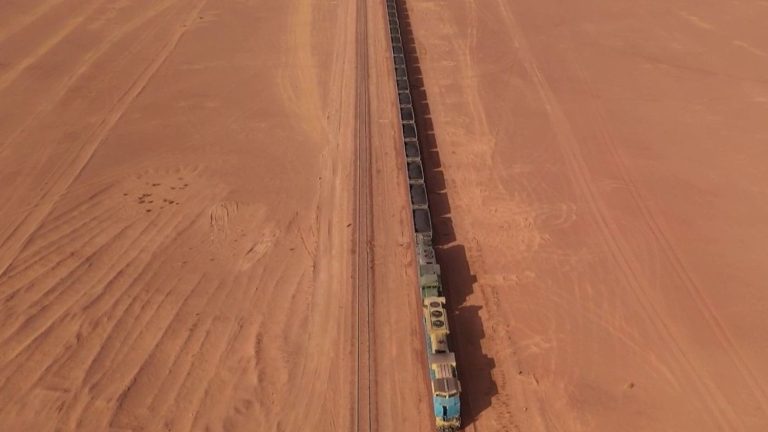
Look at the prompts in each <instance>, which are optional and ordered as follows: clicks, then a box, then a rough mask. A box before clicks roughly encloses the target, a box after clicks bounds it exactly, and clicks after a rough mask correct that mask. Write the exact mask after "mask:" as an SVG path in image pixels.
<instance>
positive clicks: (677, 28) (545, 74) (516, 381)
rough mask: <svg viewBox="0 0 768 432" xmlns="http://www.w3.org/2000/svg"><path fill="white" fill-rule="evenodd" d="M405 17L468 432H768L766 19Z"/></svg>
mask: <svg viewBox="0 0 768 432" xmlns="http://www.w3.org/2000/svg"><path fill="white" fill-rule="evenodd" d="M407 5H408V8H409V12H410V20H411V24H412V26H413V29H414V33H415V39H416V45H417V47H418V52H419V58H420V61H421V69H422V72H423V75H424V82H425V86H426V92H427V95H428V101H429V106H430V110H431V116H432V122H433V125H434V130H435V137H436V138H435V140H436V143H437V146H438V148H439V151H440V159H441V162H442V169H443V174H444V177H445V181H446V184H447V194H448V199H449V202H450V213H451V219H452V223H453V228H454V229H455V237H456V239H455V244H457V245H461V246H463V247H464V248H466V256H467V262H468V265H469V272H471V273H472V274H473V275H474V276H475V277H476V278H477V282H476V283H475V284H474V285H473V286H472V287H471V288H467V287H466V286H461V285H460V284H459V286H452V287H450V288H451V289H452V292H451V295H452V298H453V303H454V304H453V306H454V307H457V308H458V312H457V318H456V320H455V321H456V325H455V326H454V327H457V328H459V329H460V334H459V335H458V342H459V343H458V351H459V357H460V359H461V360H463V363H462V364H461V368H462V371H463V377H462V378H463V382H462V384H463V386H464V391H465V395H466V396H467V401H468V402H469V405H471V406H470V409H471V411H472V412H471V413H470V418H474V420H473V424H472V426H470V427H469V428H468V430H472V427H474V428H475V429H476V430H478V431H491V430H493V431H496V430H520V431H532V430H536V431H539V430H541V431H544V430H548V431H568V432H573V431H591V432H594V431H611V432H615V431H633V432H637V431H654V432H656V431H675V432H680V431H696V432H700V431H725V430H733V431H754V432H759V431H765V430H768V343H766V338H765V331H766V326H765V311H766V308H767V307H768V291H766V290H765V289H764V288H765V287H766V280H768V266H766V263H768V252H766V251H768V248H766V244H768V223H767V221H768V199H766V198H768V170H767V169H766V162H768V128H767V126H768V121H767V120H766V119H768V80H766V77H768V30H767V29H768V27H766V26H765V22H766V20H768V5H767V4H766V3H765V2H760V1H745V2H739V3H728V4H723V3H717V2H703V3H702V2H693V1H683V0H673V1H652V2H629V1H613V2H604V1H596V0H591V1H586V2H571V3H569V2H553V1H528V0H506V1H505V0H475V1H469V2H445V1H428V0H408V1H407ZM438 229H440V227H438ZM462 255H463V254H454V255H451V256H450V259H452V260H453V262H454V263H455V264H456V265H463V264H462V259H461V258H462ZM449 272H450V273H452V274H453V275H454V276H456V277H458V276H461V275H462V270H449ZM465 290H466V291H468V292H466V293H465V292H464V291H465ZM457 292H458V293H459V294H458V295H456V293H457ZM465 294H466V301H464V300H463V297H464V295H465ZM478 309H479V316H480V319H481V321H479V322H478V321H477V320H473V319H472V318H471V317H472V315H473V311H476V310H478ZM462 311H467V312H462ZM485 356H487V357H489V359H486V358H485ZM465 406H466V404H465Z"/></svg>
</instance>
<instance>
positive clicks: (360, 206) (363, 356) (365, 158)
mask: <svg viewBox="0 0 768 432" xmlns="http://www.w3.org/2000/svg"><path fill="white" fill-rule="evenodd" d="M356 9H357V10H356V29H355V30H356V36H357V37H356V42H355V43H356V48H355V51H356V69H357V71H356V77H355V81H356V82H355V84H356V93H357V96H356V101H355V118H356V121H355V140H356V144H357V145H356V147H355V150H356V157H355V159H356V164H357V166H356V171H355V177H356V178H355V189H356V193H355V217H356V221H355V230H354V236H355V281H354V284H355V303H356V319H355V340H356V359H355V381H356V388H355V393H356V394H355V413H354V417H355V429H356V430H357V431H358V432H362V431H367V432H370V431H373V430H375V428H374V426H375V415H374V414H375V410H374V407H375V400H374V394H375V392H374V385H375V377H374V368H373V366H374V365H373V355H372V347H373V324H372V322H371V321H372V313H373V310H372V309H373V306H372V298H371V285H372V281H373V278H372V277H371V276H372V270H373V269H372V260H371V253H370V252H371V251H370V246H371V238H372V231H373V220H372V218H371V215H370V211H371V208H372V195H373V194H372V184H371V154H370V145H371V139H370V132H369V131H370V98H369V83H368V81H369V80H368V77H369V64H368V5H367V0H358V2H357V4H356Z"/></svg>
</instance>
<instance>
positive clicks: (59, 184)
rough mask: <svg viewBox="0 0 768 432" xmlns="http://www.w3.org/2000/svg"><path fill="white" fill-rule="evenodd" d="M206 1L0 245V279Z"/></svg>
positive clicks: (196, 7) (198, 6)
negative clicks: (37, 205)
mask: <svg viewBox="0 0 768 432" xmlns="http://www.w3.org/2000/svg"><path fill="white" fill-rule="evenodd" d="M206 1H207V0H198V1H197V2H196V3H195V4H194V5H193V7H192V8H191V12H190V13H188V14H187V15H186V16H185V19H184V20H183V21H182V25H180V26H179V27H178V29H177V30H176V31H175V32H174V33H173V35H172V36H171V39H170V40H169V42H168V43H166V45H165V46H164V47H163V49H162V50H161V51H160V53H159V55H158V56H157V57H155V59H153V61H152V62H151V63H150V64H149V65H148V66H147V67H146V68H145V69H144V71H143V72H142V73H141V74H140V75H139V77H138V78H137V79H136V80H135V81H134V82H133V83H132V84H131V86H130V87H129V88H128V90H127V91H126V92H125V93H124V94H123V96H122V97H121V98H120V99H119V100H118V102H117V103H116V104H115V105H114V106H113V107H112V108H111V109H110V110H109V112H108V114H107V115H106V116H105V118H104V119H103V120H102V121H101V123H100V124H99V126H97V128H96V129H95V130H94V132H92V133H91V135H90V136H89V137H88V139H87V140H86V142H85V143H83V145H82V146H81V148H80V149H79V151H77V152H76V154H75V156H74V158H73V159H74V160H73V161H72V162H70V163H69V165H68V166H67V167H66V169H65V170H64V171H65V172H63V173H62V174H61V175H60V176H59V178H57V179H56V180H55V182H53V184H52V185H51V186H49V187H48V189H47V190H46V191H45V192H44V193H43V195H42V196H41V197H40V203H41V205H40V207H38V208H36V209H35V210H33V211H32V212H30V214H29V215H28V216H27V217H26V218H25V219H24V221H23V222H22V223H21V224H19V225H18V226H17V229H16V230H15V231H14V232H13V233H12V234H11V235H10V236H9V237H8V238H6V239H5V240H4V241H3V243H2V244H0V250H3V251H4V253H2V254H0V276H2V275H3V274H4V273H5V271H6V270H7V269H8V267H9V266H10V265H11V263H12V262H13V260H14V259H16V257H17V256H18V254H19V251H20V250H21V248H22V247H23V246H24V244H26V242H27V241H28V240H29V237H30V236H31V235H32V233H33V232H34V231H35V230H36V229H37V228H39V226H40V224H41V223H42V221H43V220H44V219H45V217H46V216H47V215H48V213H49V212H50V211H51V209H52V207H53V205H54V204H55V203H56V201H57V200H58V198H59V197H61V195H62V193H63V192H64V191H65V190H66V189H67V188H68V187H69V185H70V184H71V183H72V182H73V181H74V180H75V179H76V178H77V176H78V175H79V174H80V172H81V171H82V170H83V168H85V166H86V165H87V164H88V162H89V161H90V159H91V157H92V156H93V153H94V152H95V151H96V148H98V146H99V145H100V144H101V143H102V142H103V141H104V140H105V139H106V137H107V136H108V135H109V133H110V131H111V130H112V128H113V127H114V126H115V124H116V123H117V121H118V120H120V118H121V117H122V115H123V113H125V111H126V110H127V109H128V107H129V106H130V104H131V103H132V102H133V100H134V99H135V98H136V97H137V96H138V95H139V94H140V93H141V92H142V90H143V89H144V88H145V87H146V85H147V84H148V83H149V81H150V80H151V79H152V77H153V76H154V74H155V73H157V71H158V70H159V69H160V67H161V66H162V65H163V64H164V63H165V61H166V59H167V58H168V57H169V56H170V55H171V53H172V52H173V50H174V49H175V48H176V45H177V44H178V42H179V40H180V39H181V38H182V36H183V35H184V33H185V32H186V31H187V29H188V28H189V26H190V24H191V23H192V22H194V20H195V19H196V18H197V15H198V14H199V12H200V10H201V9H202V7H203V6H204V5H205V3H206Z"/></svg>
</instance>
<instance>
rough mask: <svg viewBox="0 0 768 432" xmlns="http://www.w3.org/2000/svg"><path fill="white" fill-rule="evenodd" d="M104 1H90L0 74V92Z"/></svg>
mask: <svg viewBox="0 0 768 432" xmlns="http://www.w3.org/2000/svg"><path fill="white" fill-rule="evenodd" d="M104 1H105V0H95V1H93V2H91V3H90V4H89V5H88V6H87V7H86V8H85V9H84V10H83V11H82V14H80V15H78V16H76V17H74V18H72V19H70V20H69V21H68V22H67V23H66V25H64V27H62V28H60V29H59V30H58V31H56V32H55V33H54V34H53V35H51V37H49V38H48V39H46V40H45V42H43V43H42V44H41V45H39V46H38V47H37V49H35V50H33V51H32V52H31V53H30V54H29V55H28V56H26V57H25V58H24V59H23V60H21V61H20V62H18V63H16V64H15V65H14V66H13V67H11V68H10V69H8V70H7V71H6V72H5V73H3V74H2V75H0V93H2V91H3V90H5V88H6V87H8V85H9V84H11V83H12V82H13V81H15V80H16V78H18V77H19V75H21V73H22V72H23V71H24V70H25V69H26V68H28V67H29V66H30V65H32V64H33V63H35V62H36V61H37V60H39V59H40V58H41V57H43V56H44V55H45V54H46V53H47V52H48V51H50V50H51V49H52V48H53V47H55V46H56V45H58V44H59V43H61V42H62V41H63V40H64V39H65V38H66V37H67V35H69V34H70V33H71V32H72V31H73V30H75V29H76V28H77V27H78V26H79V25H81V24H82V23H83V21H85V19H86V18H88V17H89V16H90V15H91V14H92V13H93V12H94V11H95V10H96V8H98V7H99V6H100V5H101V3H102V2H104Z"/></svg>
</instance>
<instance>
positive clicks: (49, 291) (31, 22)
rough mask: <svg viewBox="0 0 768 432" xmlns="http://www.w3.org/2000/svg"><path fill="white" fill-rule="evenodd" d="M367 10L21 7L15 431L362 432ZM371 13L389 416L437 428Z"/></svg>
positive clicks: (97, 0) (15, 19)
mask: <svg viewBox="0 0 768 432" xmlns="http://www.w3.org/2000/svg"><path fill="white" fill-rule="evenodd" d="M355 4H356V2H354V1H351V0H348V1H342V2H315V1H310V0H299V1H291V2H266V1H260V2H253V1H221V2H213V1H203V0H197V1H193V0H159V1H155V0H140V1H105V0H90V1H89V0H78V1H62V0H47V1H44V0H40V1H9V2H4V3H3V5H2V6H0V10H1V12H2V13H0V101H1V102H0V185H2V187H0V221H2V223H1V224H0V347H1V349H0V430H3V431H22V430H24V431H27V430H35V431H52V430H73V431H74V430H77V431H91V430H92V431H106V430H137V431H138V430H147V431H157V430H173V431H184V430H210V431H219V430H228V431H235V430H242V431H253V430H258V431H272V430H274V431H295V430H306V429H307V427H310V428H311V429H312V430H323V431H342V430H351V429H352V422H353V413H352V407H353V406H354V405H355V404H354V401H353V400H352V398H353V391H352V390H353V388H354V387H355V384H354V368H353V362H354V361H353V359H354V346H355V344H354V341H353V332H352V329H353V313H354V307H353V304H352V298H353V295H352V290H353V286H352V279H351V268H350V267H351V262H352V258H351V244H352V238H351V232H352V230H351V229H350V226H349V224H350V223H351V222H352V220H353V218H352V199H353V196H354V195H353V194H352V190H353V189H354V187H353V184H352V179H353V176H352V175H351V170H352V169H353V166H354V164H353V158H354V154H355V152H354V142H353V125H354V117H355V113H354V111H353V108H354V105H353V102H354V94H355V93H354V91H355V89H354V69H355V64H354V62H355V56H354V50H355V31H354V29H355ZM370 9H371V11H370V17H369V19H370V21H371V26H372V30H371V33H372V34H374V36H372V37H371V43H372V45H374V48H372V49H371V60H370V62H371V64H372V72H371V77H372V78H371V79H372V82H373V83H374V84H373V87H372V90H371V98H372V106H376V108H375V109H374V110H373V111H372V132H373V137H372V144H373V145H374V152H373V160H374V169H375V172H376V173H381V174H382V176H381V177H378V176H375V177H374V190H375V191H376V194H377V203H376V208H375V209H374V210H375V211H376V212H382V214H386V218H380V219H375V224H376V225H375V237H376V238H377V239H379V240H377V243H376V246H375V248H374V254H375V255H374V259H375V260H376V263H377V265H380V266H381V269H380V270H377V271H376V273H375V278H376V279H375V280H376V284H375V287H374V288H375V293H379V292H381V294H380V295H379V294H375V295H374V301H375V303H376V308H375V309H376V310H378V309H379V308H382V309H383V310H384V312H382V313H381V314H378V313H376V314H375V323H376V332H375V334H376V341H377V345H376V346H377V349H376V353H375V356H374V358H375V364H376V367H375V369H374V370H375V371H376V374H377V375H376V378H375V380H374V381H375V383H376V387H375V388H376V391H377V394H376V396H375V400H376V401H377V402H378V403H377V407H376V411H375V412H376V415H377V418H376V421H377V422H378V424H379V425H380V430H396V428H397V427H398V425H402V424H409V425H414V426H413V427H414V428H419V427H421V428H423V429H424V430H427V429H428V427H429V415H428V414H427V413H428V412H429V400H428V399H427V398H426V394H425V391H426V378H425V375H424V374H425V372H424V368H423V364H422V360H423V357H422V351H421V339H420V338H419V337H418V336H419V335H420V333H418V332H417V329H419V327H417V326H418V323H419V321H418V319H419V318H418V311H419V309H418V301H417V297H416V296H417V291H416V288H415V286H414V285H413V279H412V278H413V272H412V271H411V270H410V269H409V270H408V271H406V272H403V271H402V269H403V264H402V263H403V262H406V261H407V260H410V262H411V263H412V262H413V261H412V260H413V257H412V253H411V249H410V243H409V238H410V237H409V232H408V228H409V227H408V217H409V216H408V212H407V211H406V207H405V204H406V203H407V201H405V198H404V197H405V195H404V194H405V184H404V180H403V177H402V175H400V174H399V173H400V170H401V168H400V159H399V157H400V154H399V153H398V151H399V143H398V142H397V135H396V132H397V127H396V117H395V113H396V111H395V107H394V104H395V101H394V100H393V93H392V88H391V81H390V80H391V75H390V73H391V72H390V69H389V68H390V66H389V61H390V58H389V54H388V51H387V45H386V44H387V43H388V40H387V38H386V30H385V28H386V27H385V23H386V21H385V18H384V12H383V11H384V5H383V2H382V4H381V7H380V8H376V7H371V8H370ZM398 175H400V176H399V177H398ZM383 176H386V181H385V180H384V179H385V177H383ZM393 178H395V179H397V180H394V181H393V180H392V179H393ZM392 222H394V223H392ZM393 258H394V259H393ZM403 305H405V307H404V306H403ZM400 310H403V311H405V312H402V313H400V312H398V311H400ZM414 389H416V390H414ZM419 425H421V426H419Z"/></svg>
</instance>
